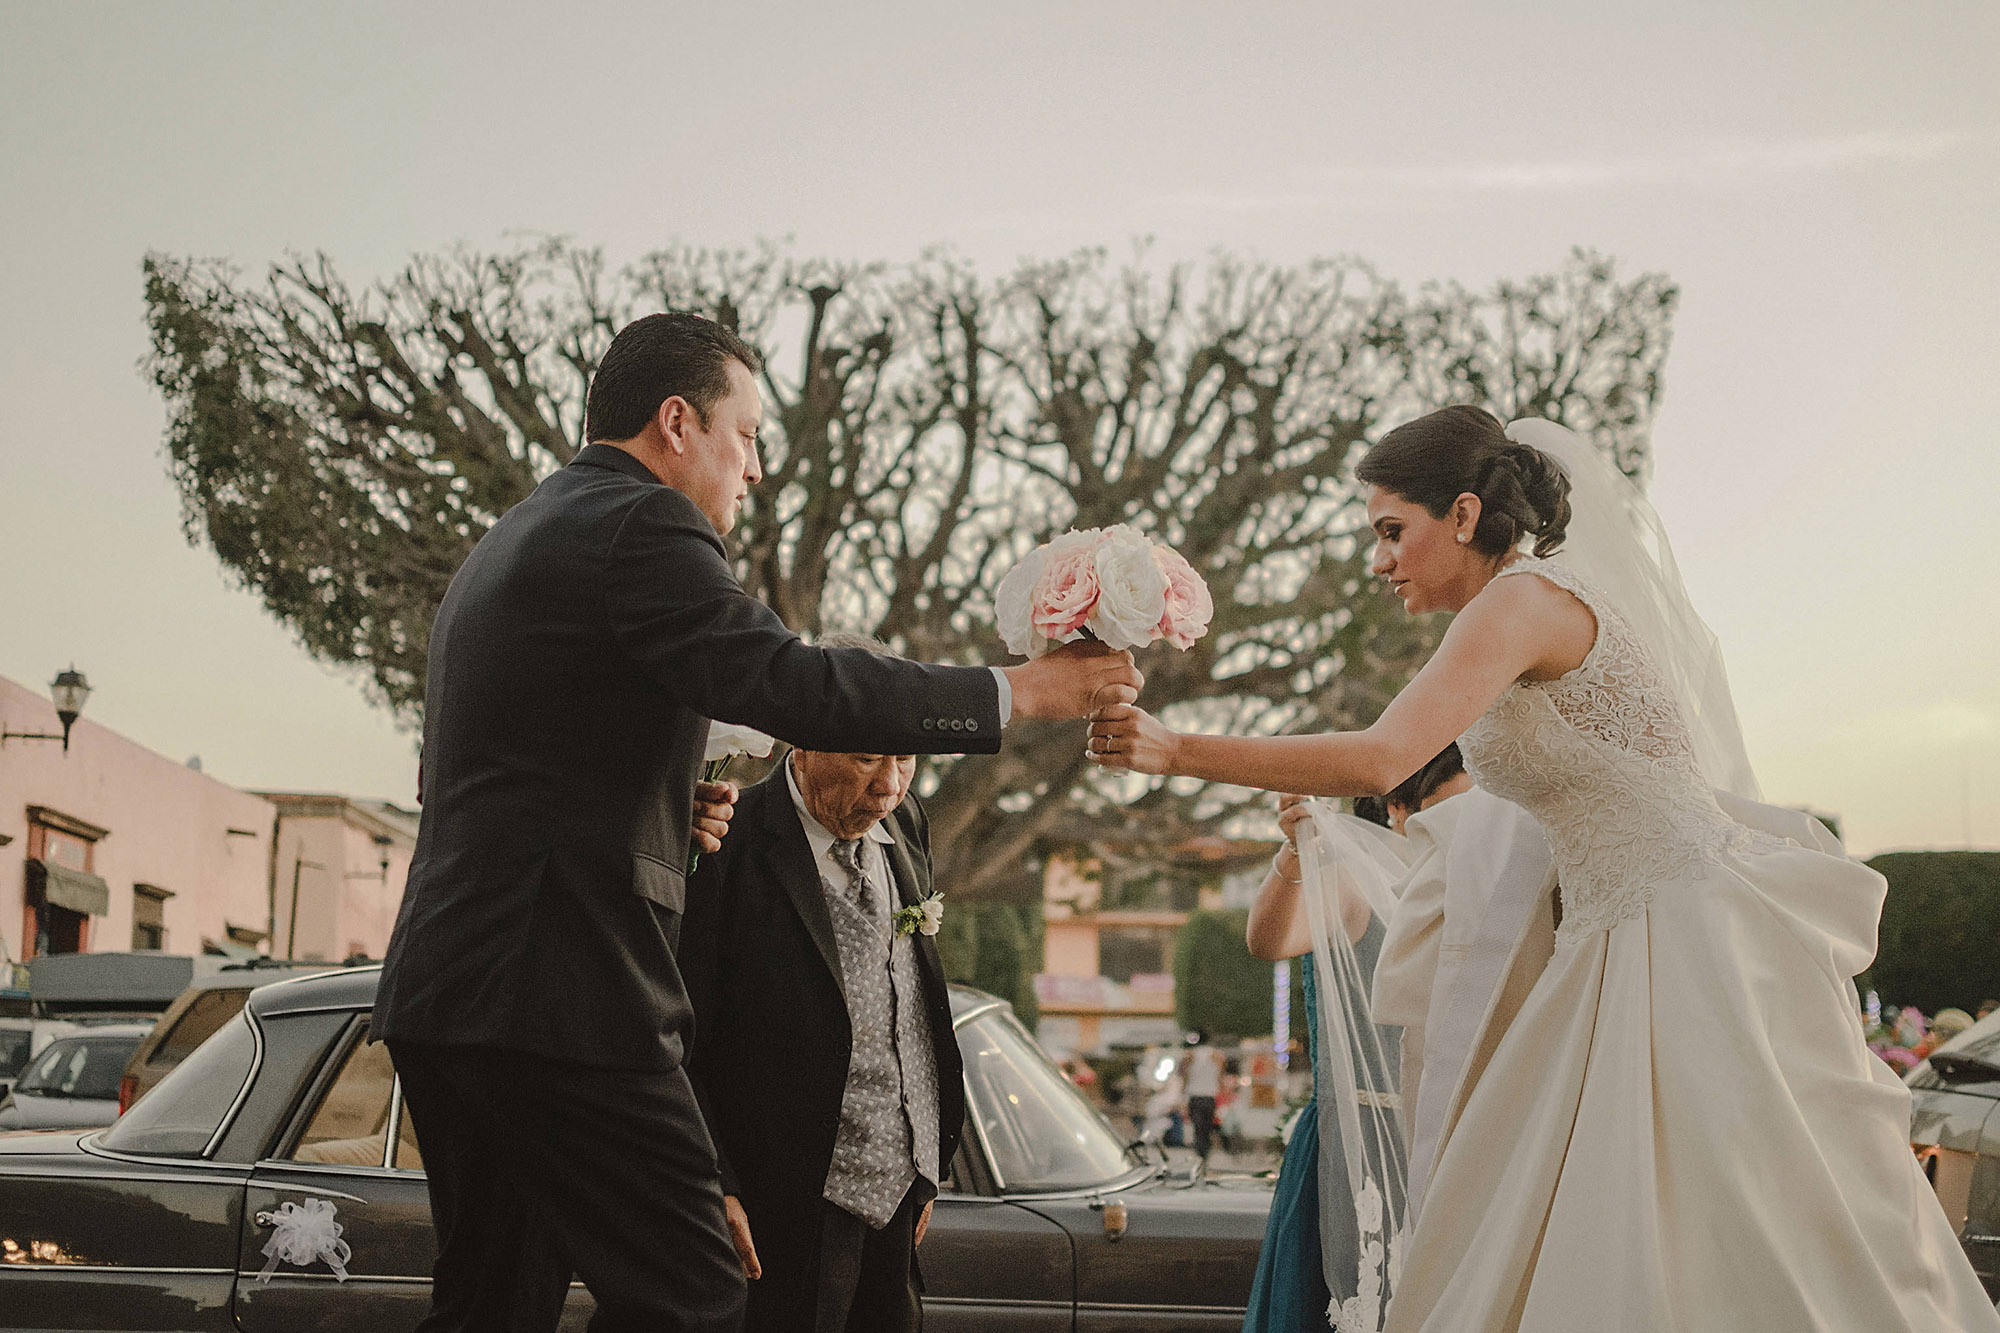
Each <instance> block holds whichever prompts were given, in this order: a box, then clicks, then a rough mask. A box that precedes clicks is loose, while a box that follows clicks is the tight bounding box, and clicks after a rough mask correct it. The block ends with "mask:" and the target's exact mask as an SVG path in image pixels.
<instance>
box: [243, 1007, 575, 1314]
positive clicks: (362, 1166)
mask: <svg viewBox="0 0 2000 1333" xmlns="http://www.w3.org/2000/svg"><path fill="white" fill-rule="evenodd" d="M367 1030H368V1019H367V1016H366V1015H365V1014H364V1015H357V1016H356V1017H355V1019H354V1020H353V1022H352V1024H351V1025H350V1030H349V1032H348V1033H347V1034H346V1037H345V1039H344V1041H343V1042H341V1043H337V1044H336V1045H335V1047H334V1050H333V1056H332V1058H331V1059H330V1060H329V1061H328V1063H327V1068H326V1070H325V1071H324V1072H323V1073H322V1076H321V1077H320V1078H319V1079H318V1080H317V1081H316V1083H315V1084H314V1085H312V1086H310V1087H309V1088H308V1091H307V1093H306V1096H305V1097H304V1098H303V1099H302V1101H301V1104H300V1108H299V1110H298V1112H297V1113H296V1114H295V1116H294V1118H293V1124H292V1126H291V1128H290V1129H289V1131H288V1132H287V1134H286V1135H284V1136H283V1137H281V1138H280V1140H279V1143H278V1146H277V1149H276V1150H274V1152H273V1155H271V1156H269V1157H266V1158H264V1159H263V1160H261V1161H259V1162H258V1163H257V1164H256V1166H255V1167H254V1168H253V1170H252V1172H251V1178H250V1182H249V1185H248V1189H247V1193H246V1197H245V1201H244V1217H245V1223H244V1230H243V1245H242V1252H241V1256H240V1262H239V1263H238V1265H237V1269H238V1280H237V1287H236V1320H237V1324H238V1326H239V1327H241V1328H242V1329H243V1330H244V1333H294V1331H297V1333H321V1331H324V1333H336V1331H338V1333H347V1331H348V1330H354V1331H356V1333H402V1331H403V1330H408V1329H414V1328H415V1327H416V1326H417V1324H418V1322H419V1321H420V1320H422V1319H423V1317H424V1315H425V1314H426V1313H427V1312H428V1311H429V1310H430V1296H431V1264H432V1262H433V1260H435V1259H436V1257H437V1238H436V1234H435V1232H434V1231H433V1230H432V1227H431V1211H430V1195H429V1190H428V1184H427V1182H426V1180H425V1177H424V1172H423V1157H422V1151H421V1148H420V1146H419V1144H418V1143H417V1140H416V1135H415V1129H414V1126H413V1124H412V1122H411V1119H410V1117H408V1116H407V1115H405V1114H403V1103H402V1090H401V1087H400V1085H399V1084H398V1083H397V1081H396V1074H395V1066H394V1064H393V1062H392V1061H391V1060H390V1057H389V1048H388V1047H387V1046H384V1045H381V1044H379V1043H377V1044H373V1045H371V1044H369V1042H368V1041H367ZM304 1209H309V1210H311V1211H312V1212H314V1213H316V1214H318V1216H319V1217H321V1218H326V1219H330V1220H331V1221H333V1222H335V1223H337V1224H338V1225H339V1227H340V1228H341V1231H340V1236H339V1241H340V1242H341V1243H343V1244H344V1245H345V1246H346V1247H347V1254H346V1255H345V1256H344V1260H345V1261H344V1263H343V1265H342V1266H343V1267H344V1268H345V1270H346V1278H345V1279H344V1280H343V1279H341V1278H340V1277H338V1276H337V1275H336V1274H335V1273H334V1272H333V1270H332V1267H331V1266H330V1265H329V1264H328V1262H327V1255H326V1252H325V1251H324V1249H322V1250H321V1251H320V1252H319V1253H318V1254H317V1255H314V1256H311V1257H307V1258H306V1260H305V1262H302V1263H301V1262H298V1260H299V1258H300V1257H301V1256H300V1254H299V1253H298V1252H293V1253H290V1254H286V1253H282V1252H281V1253H279V1254H278V1255H276V1256H275V1257H274V1256H272V1255H270V1254H267V1253H266V1247H267V1246H269V1245H270V1244H271V1243H272V1241H273V1238H274V1237H278V1236H280V1234H281V1233H284V1234H287V1235H294V1236H299V1237H302V1238H304V1237H309V1236H310V1235H311V1234H312V1227H313V1223H312V1222H310V1221H302V1220H301V1219H300V1218H299V1217H298V1216H297V1214H298V1213H299V1212H300V1210H304ZM329 1210H330V1211H329ZM322 1234H324V1233H322ZM336 1257H339V1256H336ZM590 1309H591V1305H590V1301H589V1298H588V1296H587V1295H586V1294H585V1293H584V1292H583V1291H582V1290H581V1288H578V1289H576V1290H575V1291H573V1292H572V1298H571V1300H570V1303H569V1307H568V1308H567V1309H565V1311H564V1317H563V1324H562V1327H563V1328H564V1329H565V1330H575V1333H581V1330H582V1329H583V1327H584V1325H585V1323H586V1322H587V1321H588V1318H589V1313H590Z"/></svg>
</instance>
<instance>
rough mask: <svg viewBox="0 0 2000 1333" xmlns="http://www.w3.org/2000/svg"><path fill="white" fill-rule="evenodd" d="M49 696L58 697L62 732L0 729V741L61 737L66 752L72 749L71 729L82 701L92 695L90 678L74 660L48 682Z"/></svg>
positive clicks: (77, 716) (54, 739) (0, 742)
mask: <svg viewBox="0 0 2000 1333" xmlns="http://www.w3.org/2000/svg"><path fill="white" fill-rule="evenodd" d="M49 697H50V698H51V699H53V700H55V705H56V716H57V717H58V718H60V719H61V720H62V724H63V729H62V734H61V735H57V734H56V733H55V732H53V731H0V745H4V744H6V743H7V742H8V741H61V742H62V747H63V753H64V754H67V753H69V729H70V728H71V727H73V726H75V725H76V720H77V719H78V718H79V717H82V716H83V701H84V700H85V699H88V698H89V697H90V682H89V681H87V680H85V679H84V678H83V673H82V672H81V671H78V670H77V669H76V663H74V662H72V663H70V665H69V669H68V670H67V671H62V672H58V673H57V674H56V678H55V679H54V680H52V681H50V682H49Z"/></svg>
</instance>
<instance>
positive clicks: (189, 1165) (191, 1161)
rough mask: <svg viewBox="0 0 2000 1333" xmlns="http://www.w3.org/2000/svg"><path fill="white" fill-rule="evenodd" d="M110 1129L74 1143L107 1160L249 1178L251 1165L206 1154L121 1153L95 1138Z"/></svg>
mask: <svg viewBox="0 0 2000 1333" xmlns="http://www.w3.org/2000/svg"><path fill="white" fill-rule="evenodd" d="M109 1132H110V1131H109V1130H108V1129H100V1130H98V1131H97V1132H96V1133H95V1134H86V1135H84V1136H83V1137H82V1138H81V1139H78V1140H77V1144H76V1146H77V1147H78V1148H81V1149H82V1150H83V1151H84V1152H87V1153H89V1154H90V1155H91V1156H92V1157H101V1158H103V1159H104V1160H105V1161H107V1162H139V1163H141V1164H143V1165H146V1166H177V1167H181V1168H183V1169H196V1168H198V1169H200V1170H203V1171H226V1172H230V1173H232V1175H231V1178H232V1179H233V1180H235V1181H238V1182H241V1181H243V1180H246V1179H248V1178H249V1173H250V1168H249V1167H248V1166H247V1165H245V1164H244V1163H242V1162H217V1161H212V1160H210V1159H209V1158H206V1157H153V1156H150V1155H146V1154H142V1153H131V1152H120V1151H119V1150H118V1149H116V1148H107V1147H105V1146H104V1145H103V1144H102V1143H99V1142H98V1140H99V1139H101V1138H103V1137H104V1136H105V1135H106V1134H107V1133H109ZM95 1178H96V1179H100V1180H188V1181H192V1182H195V1183H197V1184H200V1183H208V1182H203V1181H201V1180H200V1179H199V1178H198V1177H196V1176H99V1177H95Z"/></svg>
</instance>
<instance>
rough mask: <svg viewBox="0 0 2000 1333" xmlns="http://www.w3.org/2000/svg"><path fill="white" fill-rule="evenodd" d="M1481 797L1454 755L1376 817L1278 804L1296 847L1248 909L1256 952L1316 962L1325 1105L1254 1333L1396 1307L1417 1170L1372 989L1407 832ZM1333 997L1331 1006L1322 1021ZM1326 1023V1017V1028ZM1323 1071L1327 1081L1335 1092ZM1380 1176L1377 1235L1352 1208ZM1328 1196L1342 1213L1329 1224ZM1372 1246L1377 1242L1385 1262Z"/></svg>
mask: <svg viewBox="0 0 2000 1333" xmlns="http://www.w3.org/2000/svg"><path fill="white" fill-rule="evenodd" d="M1469 785H1470V780H1469V779H1468V778H1467V777H1466V776H1465V772H1464V767H1463V765H1462V764H1461V763H1460V762H1459V756H1458V747H1457V746H1455V745H1453V746H1446V747H1445V749H1444V752H1443V753H1441V754H1439V755H1438V757H1437V758H1435V759H1433V760H1432V761H1431V762H1430V763H1428V764H1426V765H1424V767H1423V768H1421V769H1419V770H1418V771H1417V772H1416V774H1415V775H1413V776H1412V777H1411V778H1409V779H1408V780H1407V781H1406V782H1404V783H1403V784H1402V785H1401V786H1399V787H1398V788H1397V789H1396V790H1395V791H1393V792H1390V793H1389V795H1388V797H1387V799H1386V800H1384V801H1375V802H1373V808H1370V806H1369V802H1370V800H1371V798H1368V797H1359V798H1356V800H1355V802H1354V806H1355V813H1354V814H1353V815H1341V814H1336V813H1334V812H1332V811H1331V810H1328V809H1326V808H1325V807H1324V806H1323V805H1322V804H1321V803H1320V802H1316V801H1311V802H1309V801H1307V800H1306V799H1305V798H1304V797H1300V796H1286V797H1284V798H1283V799H1282V800H1281V801H1280V802H1279V815H1278V823H1279V827H1280V829H1281V830H1282V831H1283V833H1284V835H1285V843H1284V845H1283V846H1281V847H1280V848H1279V849H1278V852H1277V855H1275V856H1274V857H1272V859H1271V869H1270V872H1269V873H1268V874H1267V875H1266V876H1265V878H1264V884H1263V887H1262V888H1261V889H1260V890H1259V891H1258V894H1257V901H1256V903H1255V904H1254V905H1253V906H1252V907H1251V909H1250V920H1249V925H1248V928H1247V930H1246V932H1245V942H1246V943H1247V944H1248V945H1249V948H1250V952H1251V953H1252V954H1253V955H1254V956H1256V957H1258V958H1261V959H1264V960H1265V961H1266V962H1273V963H1275V962H1279V961H1281V960H1284V959H1290V958H1297V957H1300V956H1304V957H1305V958H1306V960H1307V961H1306V965H1305V969H1304V971H1303V973H1302V980H1303V986H1304V992H1305V1006H1304V1007H1305V1014H1306V1050H1307V1054H1308V1059H1309V1060H1310V1062H1311V1063H1310V1069H1311V1072H1312V1077H1313V1097H1312V1099H1311V1100H1310V1101H1308V1102H1307V1103H1306V1105H1305V1107H1304V1108H1303V1109H1302V1110H1301V1111H1300V1113H1299V1117H1298V1119H1297V1121H1296V1122H1295V1124H1294V1127H1293V1130H1292V1135H1291V1141H1290V1142H1289V1143H1288V1144H1286V1146H1285V1158H1284V1162H1283V1163H1282V1164H1281V1166H1280V1168H1279V1171H1278V1183H1277V1188H1276V1191H1275V1193H1274V1197H1273V1200H1272V1204H1271V1219H1270V1223H1269V1224H1268V1225H1267V1226H1266V1227H1265V1230H1264V1244H1263V1248H1262V1250H1261V1252H1260V1253H1259V1255H1258V1258H1257V1275H1256V1278H1255V1280H1254V1282H1253V1283H1252V1285H1251V1289H1250V1300H1249V1307H1248V1309H1247V1310H1246V1311H1245V1314H1244V1319H1243V1330H1244V1333H1298V1330H1304V1329H1324V1328H1327V1327H1329V1326H1336V1327H1338V1326H1340V1325H1339V1321H1340V1320H1341V1319H1342V1318H1343V1317H1344V1318H1346V1319H1348V1320H1349V1322H1350V1323H1360V1324H1362V1325H1363V1326H1365V1327H1368V1328H1375V1327H1378V1326H1379V1313H1380V1307H1381V1304H1382V1298H1383V1297H1384V1296H1385V1295H1386V1291H1385V1290H1384V1288H1383V1282H1382V1279H1383V1278H1385V1277H1386V1276H1387V1270H1388V1268H1389V1266H1390V1254H1391V1252H1392V1251H1393V1250H1394V1249H1395V1247H1396V1244H1397V1240H1396V1235H1397V1228H1398V1226H1399V1224H1400V1221H1401V1218H1402V1209H1401V1207H1400V1198H1401V1195H1402V1193H1403V1192H1404V1187H1403V1183H1402V1182H1403V1178H1404V1176H1405V1174H1406V1171H1405V1167H1404V1165H1403V1151H1402V1139H1401V1127H1400V1125H1399V1124H1398V1123H1397V1117H1395V1116H1394V1115H1392V1114H1390V1112H1392V1111H1394V1110H1395V1109H1397V1108H1398V1107H1399V1106H1400V1105H1401V1102H1400V1094H1399V1092H1398V1091H1397V1074H1396V1060H1397V1054H1398V1045H1399V1041H1398V1039H1399V1035H1400V1034H1399V1033H1398V1031H1397V1029H1395V1028H1393V1027H1388V1028H1384V1027H1381V1026H1378V1025H1377V1024H1376V1023H1375V1021H1374V1018H1373V1017H1372V1016H1371V1015H1370V1014H1369V987H1370V985H1371V984H1372V982H1373V978H1374V974H1375V965H1376V960H1377V959H1378V958H1379V957H1380V955H1381V951H1382V945H1383V940H1384V938H1385V932H1386V929H1387V927H1388V924H1389V916H1388V913H1387V911H1386V910H1384V909H1386V908H1388V907H1390V906H1392V905H1393V903H1394V894H1395V891H1396V889H1397V888H1398V887H1399V886H1400V883H1401V881H1402V879H1403V878H1404V875H1405V873H1406V871H1407V868H1408V863H1409V862H1410V861H1411V858H1412V850H1411V847H1410V844H1409V843H1408V842H1407V841H1406V840H1405V839H1404V838H1403V836H1402V832H1403V825H1404V823H1405V821H1406V820H1407V819H1409V818H1410V816H1412V815H1415V814H1417V813H1418V812H1419V811H1421V810H1424V809H1427V808H1429V807H1430V806H1432V805H1434V804H1436V803H1437V802H1439V801H1442V800H1445V799H1447V798H1449V797H1451V796H1454V795H1456V794H1458V793H1459V792H1460V791H1462V790H1464V789H1465V788H1466V787H1468V786H1469ZM1321 824H1325V825H1327V826H1328V829H1329V832H1328V834H1327V835H1326V836H1325V837H1321V836H1320V835H1319V834H1318V833H1317V832H1316V831H1315V830H1316V827H1317V826H1318V825H1321ZM1301 839H1304V840H1305V841H1304V842H1303V843H1302V842H1301ZM1302 847H1304V848H1305V850H1302ZM1308 856H1311V857H1312V859H1313V860H1314V861H1315V863H1316V865H1317V869H1318V873H1317V874H1316V875H1312V876H1308V875H1307V874H1306V869H1305V861H1306V858H1307V857H1308ZM1322 936H1324V937H1323V938H1322ZM1321 996H1328V997H1329V1001H1330V1002H1329V1003H1328V1004H1327V1005H1326V1006H1325V1008H1324V1010H1323V1009H1322V1005H1321V999H1320V997H1321ZM1322 1012H1325V1013H1326V1014H1327V1015H1328V1016H1327V1017H1326V1018H1324V1019H1323V1018H1322V1017H1321V1014H1322ZM1323 1033H1334V1034H1337V1036H1336V1039H1337V1040H1339V1041H1341V1042H1342V1043H1343V1044H1344V1045H1345V1047H1346V1050H1347V1062H1348V1067H1350V1068H1352V1069H1353V1070H1354V1071H1356V1077H1355V1078H1354V1080H1353V1083H1354V1084H1355V1085H1356V1086H1354V1087H1353V1092H1352V1101H1353V1102H1354V1107H1353V1109H1352V1112H1351V1113H1348V1112H1343V1110H1342V1108H1340V1107H1339V1105H1338V1104H1337V1100H1336V1098H1337V1097H1338V1096H1339V1095H1340V1093H1342V1092H1345V1091H1346V1090H1347V1087H1348V1085H1347V1084H1345V1083H1339V1082H1336V1079H1337V1078H1339V1077H1341V1075H1337V1074H1335V1073H1334V1072H1332V1070H1333V1069H1334V1067H1335V1066H1336V1065H1337V1063H1338V1061H1337V1060H1336V1057H1335V1055H1334V1053H1333V1052H1332V1051H1331V1050H1330V1049H1328V1048H1327V1047H1326V1046H1324V1045H1323V1044H1322V1043H1323V1040H1324V1038H1323V1036H1322V1034H1323ZM1323 1068H1324V1069H1327V1070H1328V1071H1329V1072H1328V1073H1327V1076H1326V1078H1325V1079H1324V1080H1322V1077H1321V1071H1322V1069H1323ZM1322 1082H1324V1083H1325V1084H1326V1089H1327V1090H1326V1093H1325V1095H1322V1093H1321V1085H1322ZM1348 1123H1352V1124H1354V1125H1356V1126H1357V1127H1358V1128H1359V1132H1360V1135H1361V1137H1360V1143H1359V1147H1360V1151H1359V1152H1357V1153H1355V1154H1353V1156H1354V1158H1355V1160H1356V1162H1357V1163H1358V1167H1357V1168H1350V1166H1349V1154H1348V1153H1347V1152H1346V1151H1345V1148H1346V1146H1347V1143H1348V1139H1347V1130H1346V1128H1345V1125H1346V1124H1348ZM1371 1169H1372V1170H1373V1172H1374V1173H1375V1177H1376V1179H1378V1180H1380V1181H1383V1182H1385V1183H1384V1184H1382V1185H1379V1186H1378V1193H1380V1194H1381V1195H1382V1196H1383V1207H1382V1210H1381V1214H1382V1218H1381V1224H1380V1225H1379V1226H1377V1227H1376V1229H1375V1232H1374V1233H1373V1234H1370V1233H1366V1232H1364V1231H1363V1230H1362V1225H1361V1224H1362V1221H1363V1217H1362V1215H1361V1213H1360V1211H1358V1210H1357V1209H1356V1208H1355V1207H1353V1206H1351V1203H1350V1201H1352V1200H1354V1199H1355V1198H1356V1193H1357V1192H1356V1191H1355V1189H1354V1188H1353V1187H1352V1186H1351V1185H1350V1184H1349V1181H1350V1180H1352V1179H1355V1178H1359V1177H1365V1176H1366V1175H1368V1174H1369V1172H1370V1171H1371ZM1322 1197H1324V1198H1326V1199H1330V1200H1337V1201H1339V1204H1340V1206H1338V1207H1334V1208H1330V1209H1327V1210H1325V1211H1324V1212H1323V1211H1322V1209H1321V1207H1320V1200H1321V1199H1322ZM1370 1240H1373V1241H1374V1242H1375V1243H1376V1251H1377V1252H1376V1253H1374V1254H1373V1255H1371V1253H1370V1246H1369V1241H1370ZM1371 1260H1372V1262H1370V1261H1371ZM1364 1267H1367V1268H1370V1269H1373V1270H1374V1272H1375V1278H1374V1280H1373V1281H1370V1280H1368V1279H1367V1278H1365V1277H1364ZM1371 1292H1372V1294H1373V1299H1372V1302H1371V1300H1370V1293H1371ZM1371 1305H1372V1308H1371Z"/></svg>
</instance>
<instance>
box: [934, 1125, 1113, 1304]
mask: <svg viewBox="0 0 2000 1333" xmlns="http://www.w3.org/2000/svg"><path fill="white" fill-rule="evenodd" d="M917 1268H918V1271H919V1273H920V1274H921V1275H922V1278H923V1289H924V1327H925V1328H926V1329H927V1330H930V1333H1003V1331H1004V1333H1014V1331H1015V1330H1020V1331H1021V1333H1043V1331H1044V1330H1046V1331H1048V1333H1054V1330H1058V1329H1060V1330H1063V1333H1068V1330H1069V1329H1071V1328H1072V1327H1073V1326H1074V1323H1073V1321H1074V1316H1075V1310H1076V1278H1075V1273H1076V1261H1075V1256H1074V1253H1073V1251H1072V1248H1071V1245H1070V1239H1069V1234H1068V1233H1067V1232H1065V1231H1064V1230H1063V1229H1062V1228H1061V1227H1060V1226H1058V1225H1056V1224H1055V1223H1054V1222H1051V1221H1050V1220H1049V1219H1048V1218H1046V1217H1043V1216H1041V1215H1040V1214H1038V1213H1036V1212H1034V1211H1032V1210H1030V1209H1027V1208H1022V1207H1020V1206H1019V1205H1017V1204H1012V1203H1008V1202H1006V1201H1005V1200H1002V1199H997V1198H994V1197H992V1191H991V1188H990V1179H989V1178H988V1177H987V1176H986V1175H985V1173H984V1172H983V1171H982V1170H981V1169H980V1164H979V1163H978V1161H977V1159H976V1155H975V1153H974V1151H973V1149H972V1148H971V1147H970V1146H969V1145H961V1147H960V1148H959V1153H958V1159H957V1161H956V1162H954V1163H953V1165H952V1170H951V1172H950V1178H949V1179H947V1180H946V1181H945V1182H944V1188H943V1191H942V1192H941V1193H940V1194H939V1195H938V1198H937V1202H936V1204H935V1206H934V1207H933V1208H932V1209H931V1225H930V1230H929V1231H927V1232H926V1233H925V1234H924V1243H923V1244H922V1245H920V1246H918V1247H917Z"/></svg>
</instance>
